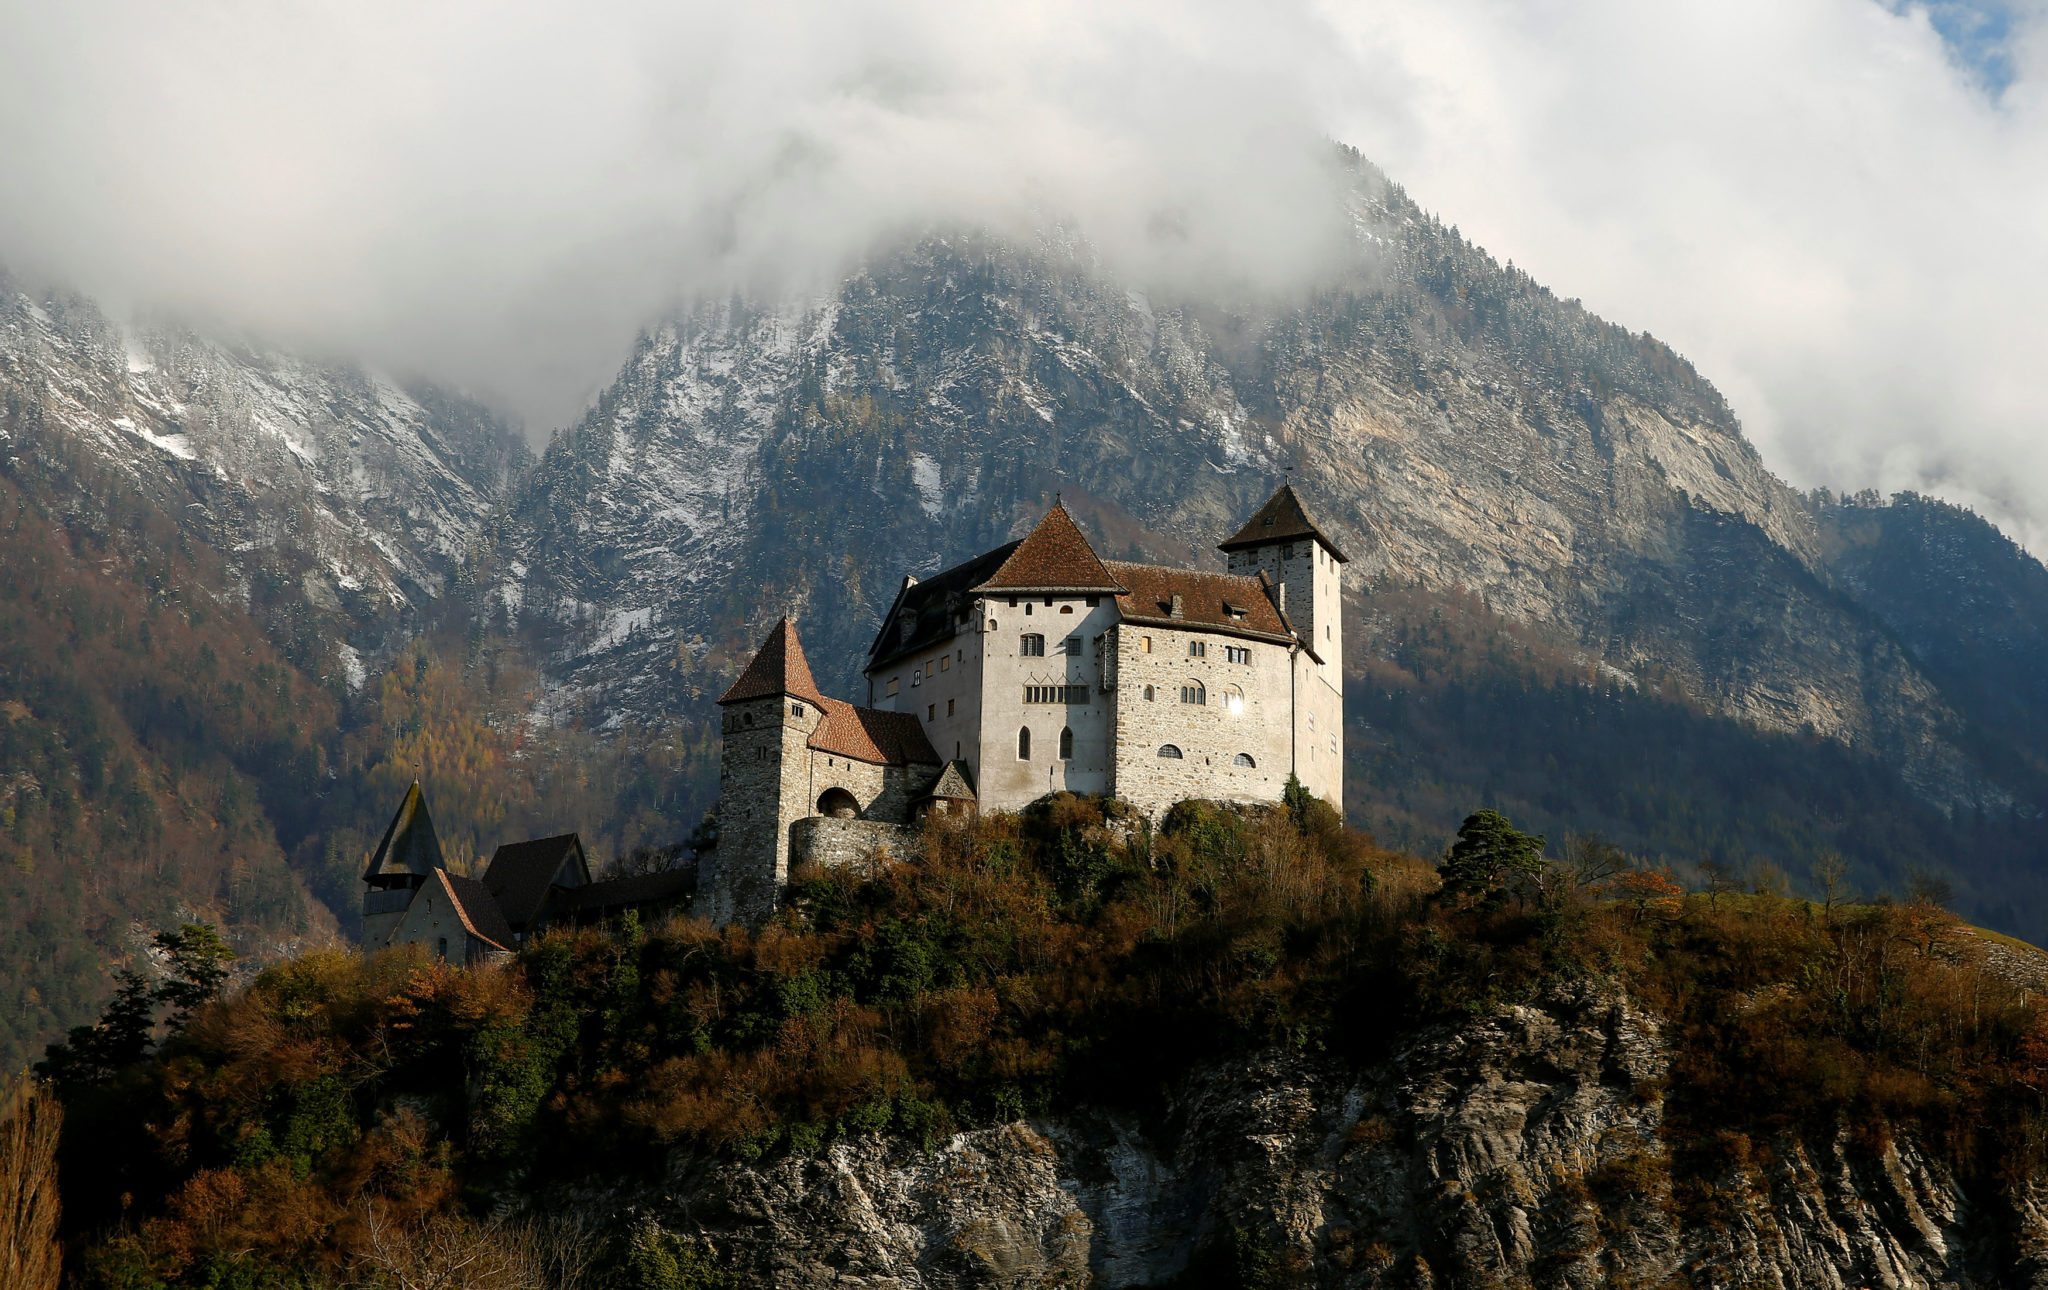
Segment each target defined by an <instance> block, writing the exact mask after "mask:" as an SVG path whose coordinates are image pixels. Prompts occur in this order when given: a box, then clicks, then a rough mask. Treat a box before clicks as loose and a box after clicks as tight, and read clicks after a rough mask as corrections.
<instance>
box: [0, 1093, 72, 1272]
mask: <svg viewBox="0 0 2048 1290" xmlns="http://www.w3.org/2000/svg"><path fill="white" fill-rule="evenodd" d="M63 1122H64V1112H63V1108H61V1107H60V1106H59V1105H58V1104H57V1099H55V1098H54V1097H51V1096H50V1093H49V1090H48V1089H46V1088H44V1087H43V1085H42V1083H41V1081H39V1080H36V1079H34V1078H32V1077H30V1076H26V1075H24V1076H20V1077H18V1078H17V1079H15V1081H14V1082H13V1083H12V1084H11V1085H9V1086H8V1088H7V1091H6V1093H5V1094H4V1095H0V1286H6V1287H7V1288H8V1290H56V1286H57V1277H58V1273H59V1272H60V1271H61V1270H62V1267H61V1264H62V1255H61V1254H60V1252H59V1251H58V1248H57V1209H58V1200H57V1135H58V1131H59V1129H60V1128H61V1127H62V1126H63Z"/></svg>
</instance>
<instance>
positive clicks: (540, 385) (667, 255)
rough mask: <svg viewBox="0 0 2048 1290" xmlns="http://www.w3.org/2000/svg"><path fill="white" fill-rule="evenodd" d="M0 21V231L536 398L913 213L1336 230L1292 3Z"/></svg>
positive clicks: (1161, 246)
mask: <svg viewBox="0 0 2048 1290" xmlns="http://www.w3.org/2000/svg"><path fill="white" fill-rule="evenodd" d="M1312 29H1313V30H1312ZM0 30H4V31H6V32H7V33H8V39H7V40H6V41H5V42H0V174H4V175H6V176H7V177H8V179H7V183H6V185H5V187H4V189H0V256H6V257H7V258H8V259H9V260H10V261H11V262H13V263H14V264H16V265H17V267H23V268H27V269H29V270H30V271H35V272H41V273H45V274H50V275H53V276H57V277H59V278H60V279H62V280H64V281H69V282H75V283H78V284H79V285H80V286H81V287H83V288H84V289H87V290H90V291H92V292H94V293H95V294H102V295H110V296H114V297H116V298H120V299H125V300H131V301H139V302H144V303H152V304H160V303H168V304H171V305H173V306H175V307H177V308H179V309H181V310H184V311H186V312H192V311H200V312H204V313H211V314H217V315H220V316H223V317H225V318H228V319H232V320H236V321H239V322H242V323H245V324H249V325H254V326H257V327H260V328H263V329H265V330H268V331H270V332H273V333H282V334H284V335H287V336H290V337H294V338H297V339H300V340H301V341H304V340H311V341H313V342H317V343H324V344H326V345H329V346H331V347H333V348H336V349H338V350H341V351H344V352H359V353H367V354H369V355H370V356H371V357H373V358H376V359H378V360H380V361H383V362H386V363H393V364H397V365H400V366H404V365H407V364H410V365H412V366H413V367H415V368H421V369H425V370H427V371H429V372H432V373H434V374H436V375H439V376H441V377H443V378H444V379H450V378H452V379H454V380H456V381H459V382H462V383H464V384H467V385H470V386H474V387H483V388H486V389H492V390H496V391H497V392H499V393H500V394H501V395H502V396H504V397H508V398H510V399H512V400H514V401H516V402H517V403H519V404H520V405H521V406H523V407H525V408H527V409H528V410H529V411H531V412H533V413H534V414H535V415H536V417H537V418H538V419H539V420H540V421H541V422H542V424H549V423H551V422H554V421H558V420H559V419H561V418H564V417H567V416H569V415H571V414H573V412H574V411H575V410H576V407H577V405H578V404H579V403H580V400H581V399H582V398H584V397H585V396H586V395H587V394H588V393H589V392H590V391H591V390H592V389H593V388H594V387H595V386H596V385H597V384H598V383H601V382H602V381H604V380H605V379H607V378H608V377H609V376H610V375H611V373H612V372H613V371H614V370H615V368H616V366H617V364H618V363H619V361H620V359H621V358H622V357H623V354H624V351H625V348H626V346H627V344H628V343H629V342H630V339H631V337H632V334H633V332H634V330H635V329H636V328H638V327H639V326H641V325H643V324H644V323H646V322H648V321H650V320H651V319H653V318H656V317H658V316H659V315H660V313H661V312H662V311H663V310H664V309H665V308H667V307H669V306H670V305H671V303H672V302H673V301H674V300H675V299H676V298H677V297H679V296H681V295H684V294H687V293H689V292H691V291H695V290H704V289H721V288H723V287H724V286H726V285H728V284H730V283H732V282H735V281H745V280H750V279H759V278H762V277H764V276H772V277H775V278H778V279H780V280H782V281H785V282H786V281H788V280H790V279H792V278H800V277H802V276H803V275H805V274H817V273H823V272H829V271H830V270H832V269H833V268H835V267H838V266H840V265H843V264H844V263H845V262H846V261H847V260H848V258H849V257H851V256H852V255H855V254H857V253H858V252H859V251H860V250H861V249H863V248H864V247H866V246H867V245H868V244H870V243H871V242H872V241H873V240H874V239H875V238H876V237H878V236H882V235H886V234H888V233H889V232H891V231H893V230H896V229H899V228H901V227H903V226H904V225H905V224H907V223H912V222H918V221H925V220H932V219H938V220H948V219H952V220H964V221H974V222H978V223H985V224H994V225H998V226H1003V225H1010V224H1015V223H1016V222H1018V221H1029V220H1030V219H1031V218H1033V217H1034V216H1038V215H1042V214H1044V213H1047V212H1051V213H1054V214H1058V215H1060V216H1062V217H1072V218H1077V219H1078V220H1080V221H1081V222H1082V223H1083V224H1084V225H1085V226H1086V227H1087V228H1088V229H1089V231H1090V234H1091V236H1092V237H1093V238H1094V239H1095V240H1096V241H1097V242H1098V243H1099V244H1101V245H1102V246H1103V247H1104V248H1105V249H1106V250H1107V251H1109V252H1110V253H1113V254H1119V255H1121V256H1122V257H1123V258H1124V259H1125V260H1126V261H1127V262H1129V263H1130V264H1131V265H1132V266H1133V267H1135V268H1137V269H1138V270H1139V271H1141V272H1155V273H1156V272H1196V271H1203V272H1210V273H1214V274H1218V275H1220V276H1222V277H1224V278H1227V279H1235V280H1237V281H1240V282H1245V283H1252V282H1266V281H1271V280H1273V279H1276V278H1281V279H1285V278H1290V277H1292V278H1299V277H1302V276H1303V275H1305V274H1309V273H1311V272H1312V271H1313V265H1314V263H1315V262H1316V261H1317V258H1318V256H1320V255H1321V254H1323V253H1325V252H1327V251H1332V250H1334V249H1335V247H1336V245H1337V241H1338V238H1339V237H1340V236H1341V222H1340V221H1341V215H1340V213H1339V211H1338V210H1337V207H1336V205H1335V203H1334V202H1332V201H1331V200H1330V187H1329V186H1330V184H1331V183H1332V176H1331V174H1330V171H1329V168H1328V167H1327V164H1326V157H1327V147H1326V146H1325V142H1324V136H1323V135H1322V133H1321V129H1320V126H1319V124H1318V122H1317V120H1316V119H1315V116H1314V113H1313V111H1312V106H1313V105H1312V104H1311V102H1310V101H1309V100H1308V99H1306V98H1305V97H1304V96H1303V95H1302V94H1300V93H1299V92H1298V90H1297V88H1296V87H1295V85H1294V77H1295V74H1296V70H1297V67H1298V57H1299V55H1300V53H1301V51H1302V49H1303V48H1304V47H1313V45H1314V43H1315V40H1314V34H1315V33H1316V32H1321V33H1322V34H1324V35H1327V33H1326V32H1324V31H1322V28H1321V25H1320V24H1319V23H1318V22H1317V21H1316V20H1315V19H1314V18H1313V17H1312V16H1310V15H1307V14H1305V13H1302V14H1296V15H1293V16H1290V15H1289V14H1288V13H1287V12H1285V11H1281V12H1278V13H1276V14H1274V15H1272V16H1270V17H1268V18H1265V19H1261V20H1259V21H1257V22H1248V21H1247V20H1246V15H1245V13H1244V11H1242V10H1240V9H1237V8H1235V7H1233V6H1227V5H1220V4H1213V3H1208V4H1205V3H1199V2H1198V3H1195V4H1190V5H1177V6H1173V7H1171V8H1168V7H1167V6H1164V5H1160V6H1157V7H1151V8H1147V7H1143V6H1139V7H1134V8H1131V9H1128V10H1118V9H1116V8H1114V7H1113V6H1112V7H1108V8H1105V7H1102V6H1099V5H1097V4H1094V3H1083V2H1080V0H1045V2H1034V3H1030V4H1009V5H996V6H989V7H986V8H982V7H976V6H962V5H958V4H953V3H939V2H937V0H901V2H897V3H886V4H876V5H838V4H820V3H790V2H787V0H784V2H775V0H770V2H767V3H749V4H744V5H734V4H729V3H703V2H702V0H699V2H697V3H681V4H677V3H635V4H616V3H615V4H610V5H588V6H569V5H561V4H559V3H546V4H542V3H533V2H532V0H505V2H503V3H491V4H482V3H447V4H426V5H421V4H414V3H378V2H377V0H371V2H370V3H366V4H355V5H347V6H344V5H339V4H334V5H314V4H285V5H279V4H273V3H269V0H260V2H259V0H238V2H231V0H215V2H214V3H211V4H206V3H200V4H192V5H176V6H167V5H159V4H155V3H119V4H111V3H95V2H94V0H85V2H84V3H80V4H76V5H71V4H67V5H62V6H50V5H43V4H39V3H37V2H36V0H0Z"/></svg>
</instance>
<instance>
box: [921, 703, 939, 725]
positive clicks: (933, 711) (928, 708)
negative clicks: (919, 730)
mask: <svg viewBox="0 0 2048 1290" xmlns="http://www.w3.org/2000/svg"><path fill="white" fill-rule="evenodd" d="M924 719H925V720H926V721H937V720H938V719H939V705H938V704H936V703H927V704H925V705H924Z"/></svg>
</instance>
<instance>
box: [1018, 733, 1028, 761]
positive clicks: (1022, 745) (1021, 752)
mask: <svg viewBox="0 0 2048 1290" xmlns="http://www.w3.org/2000/svg"><path fill="white" fill-rule="evenodd" d="M1017 760H1018V761H1030V760H1031V727H1030V726H1026V727H1024V728H1023V729H1022V730H1019V731H1018V732H1017Z"/></svg>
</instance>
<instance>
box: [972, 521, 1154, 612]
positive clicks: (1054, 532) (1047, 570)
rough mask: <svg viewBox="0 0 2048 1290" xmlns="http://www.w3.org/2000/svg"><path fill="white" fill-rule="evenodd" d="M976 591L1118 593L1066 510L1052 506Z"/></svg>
mask: <svg viewBox="0 0 2048 1290" xmlns="http://www.w3.org/2000/svg"><path fill="white" fill-rule="evenodd" d="M974 590H976V591H981V590H990V591H997V590H1000V591H1109V592H1116V591H1121V590H1122V588H1121V587H1120V586H1118V584H1117V581H1116V579H1114V578H1112V577H1110V575H1109V570H1108V569H1106V568H1104V567H1103V564H1102V561H1101V559H1099V558H1098V557H1097V556H1096V554H1095V548H1094V547H1092V546H1089V545H1088V539H1087V538H1086V537H1083V536H1082V534H1081V528H1080V526H1079V525H1078V524H1075V523H1074V517H1073V516H1071V515H1069V514H1067V508H1066V507H1064V506H1059V505H1055V506H1054V507H1053V508H1052V509H1051V510H1049V511H1047V512H1046V513H1045V518H1044V519H1042V520H1040V521H1038V527H1037V528H1035V529H1032V530H1031V532H1030V534H1029V535H1028V536H1027V537H1026V538H1025V539H1024V540H1023V541H1022V542H1019V543H1018V544H1017V549H1016V550H1014V551H1012V552H1011V553H1010V558H1009V559H1007V560H1005V561H1003V563H1002V565H1001V567H999V568H998V569H997V570H996V571H995V572H994V573H992V574H990V575H989V577H988V581H986V582H984V583H982V584H981V586H979V587H976V588H974Z"/></svg>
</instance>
